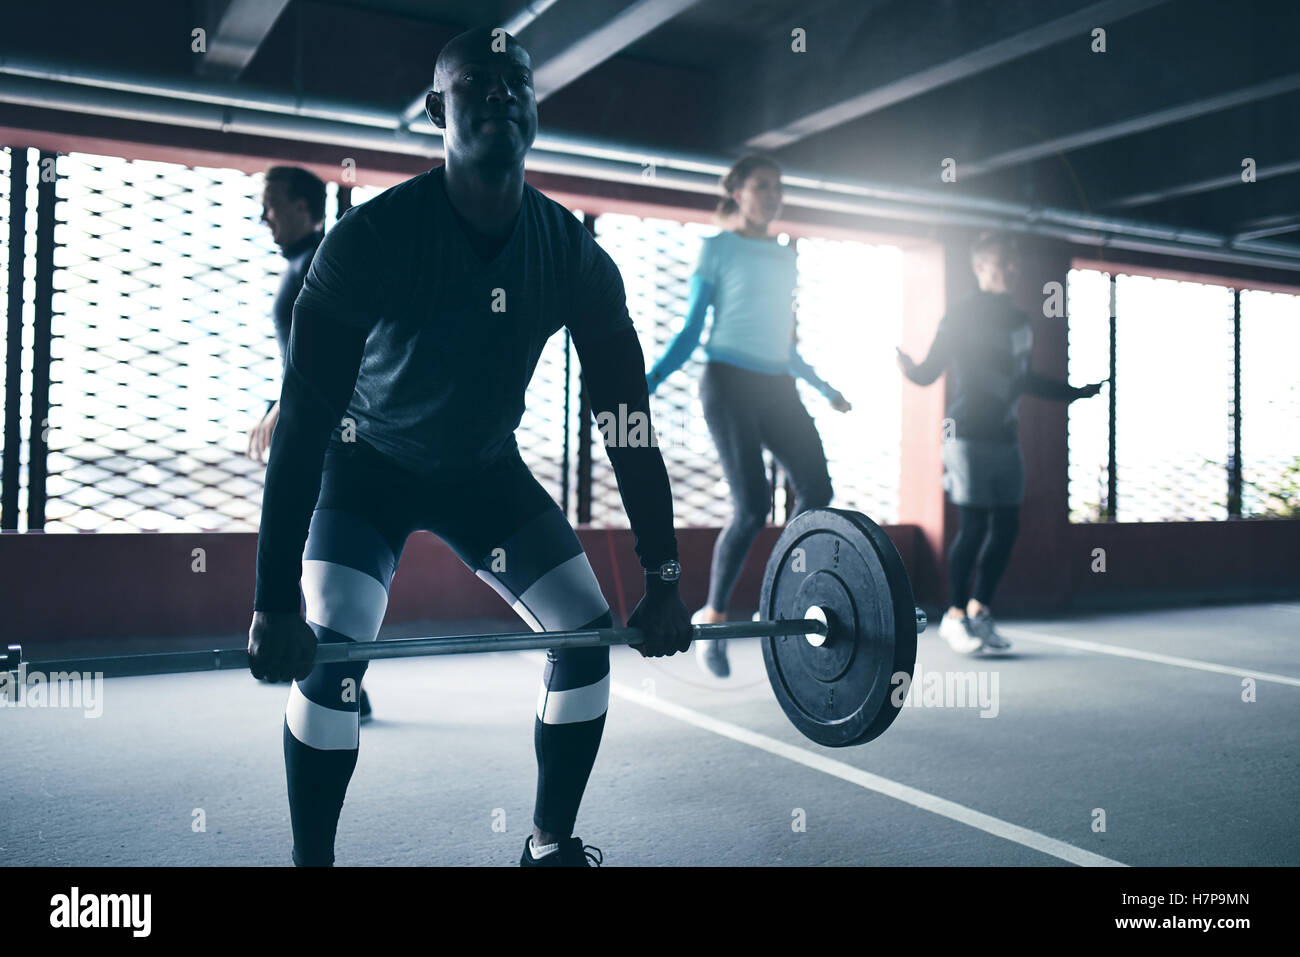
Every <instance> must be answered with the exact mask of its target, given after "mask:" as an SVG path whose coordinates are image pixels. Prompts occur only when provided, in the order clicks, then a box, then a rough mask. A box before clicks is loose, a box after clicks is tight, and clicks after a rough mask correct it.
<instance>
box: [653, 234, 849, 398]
mask: <svg viewBox="0 0 1300 957" xmlns="http://www.w3.org/2000/svg"><path fill="white" fill-rule="evenodd" d="M796 279H797V272H796V269H795V252H794V250H793V249H792V248H790V247H788V246H782V245H780V244H778V243H777V242H775V241H774V240H770V239H751V238H748V237H744V236H740V235H738V234H736V233H734V232H723V233H719V234H718V235H717V236H712V237H709V238H708V239H706V240H705V241H704V243H703V245H702V246H701V249H700V259H699V263H698V265H697V266H696V270H695V273H694V275H693V276H692V277H691V287H690V293H689V296H688V300H687V306H686V322H685V324H684V325H683V327H682V331H681V332H680V333H678V334H677V336H676V337H675V338H674V339H673V341H672V342H671V343H670V344H669V346H668V349H667V350H666V351H665V352H664V354H663V356H662V357H661V358H660V359H659V361H658V362H657V363H655V365H654V368H653V369H651V371H650V373H649V375H648V376H647V377H646V378H647V383H648V386H649V388H650V391H651V392H653V391H654V389H655V388H656V387H657V386H658V385H659V383H661V382H663V380H664V379H666V378H667V377H668V376H670V375H671V374H672V373H674V372H676V371H677V370H678V369H680V368H681V367H682V366H683V365H684V364H685V363H686V361H687V360H688V359H690V357H691V354H692V353H693V352H694V351H695V347H696V346H697V345H698V344H699V342H700V339H701V338H702V336H703V334H704V327H705V319H706V317H707V315H708V313H709V310H710V309H712V311H713V325H712V328H711V329H710V332H709V338H708V341H707V342H706V343H705V345H704V351H705V355H706V356H707V357H708V358H709V360H711V361H715V362H726V363H728V364H730V365H735V366H739V367H740V368H742V369H750V370H752V371H755V372H763V373H767V374H770V375H779V374H781V373H788V374H790V375H792V376H795V377H796V378H800V379H803V380H804V381H806V382H807V383H808V384H809V385H811V386H812V387H813V388H815V389H816V390H817V391H818V392H820V393H821V394H822V395H824V396H825V397H826V398H827V399H828V400H831V401H834V399H835V398H836V397H837V396H838V395H839V393H838V392H837V391H836V390H835V389H834V388H833V387H832V386H831V385H830V384H829V383H827V382H826V381H825V380H824V379H822V378H821V377H820V376H818V375H817V373H816V371H815V370H814V369H813V368H812V366H811V365H809V364H808V362H807V361H806V360H805V359H804V358H803V357H802V356H801V355H800V354H799V349H798V343H797V337H796V336H797V334H796V329H795V316H794V309H793V294H794V287H795V282H796Z"/></svg>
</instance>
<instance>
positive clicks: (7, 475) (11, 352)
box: [0, 146, 27, 531]
mask: <svg viewBox="0 0 1300 957" xmlns="http://www.w3.org/2000/svg"><path fill="white" fill-rule="evenodd" d="M26 196H27V149H26V148H25V147H21V146H14V147H11V148H10V153H9V238H8V242H9V273H8V276H9V295H8V297H7V303H6V306H5V315H6V319H5V327H6V329H7V332H6V336H5V343H6V348H5V400H4V401H5V424H4V430H5V431H4V441H5V451H4V466H3V469H4V471H3V476H2V477H0V481H2V482H3V489H0V528H3V529H5V530H6V531H16V530H17V529H18V479H19V474H18V473H19V467H20V466H19V452H20V451H21V448H20V447H21V444H22V437H21V435H20V434H19V433H20V431H21V429H22V418H21V409H22V373H23V367H22V349H23V260H24V258H25V257H24V239H25V237H26V235H27V200H26Z"/></svg>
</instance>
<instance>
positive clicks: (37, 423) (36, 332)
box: [27, 151, 58, 531]
mask: <svg viewBox="0 0 1300 957" xmlns="http://www.w3.org/2000/svg"><path fill="white" fill-rule="evenodd" d="M37 175H38V179H37V186H36V296H35V299H34V300H33V306H34V314H35V321H34V322H33V324H32V421H31V426H30V433H29V435H28V439H27V448H28V460H29V466H28V467H29V471H28V484H27V528H28V530H29V531H36V530H38V529H43V528H44V527H45V476H46V468H47V463H46V456H47V454H48V452H49V447H48V446H47V445H46V442H45V435H46V431H45V430H46V429H47V428H48V427H49V424H50V422H49V416H50V332H51V324H52V321H53V317H54V308H53V303H54V222H55V203H56V202H57V201H58V195H57V191H56V189H55V186H56V185H57V184H56V182H55V180H56V178H57V176H58V164H57V154H55V153H47V152H45V151H42V152H41V154H40V158H39V160H38V165H37Z"/></svg>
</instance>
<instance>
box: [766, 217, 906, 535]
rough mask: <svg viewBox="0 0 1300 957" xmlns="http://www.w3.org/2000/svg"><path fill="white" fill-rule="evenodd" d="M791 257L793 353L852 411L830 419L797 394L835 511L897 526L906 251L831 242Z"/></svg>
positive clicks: (817, 398) (823, 406)
mask: <svg viewBox="0 0 1300 957" xmlns="http://www.w3.org/2000/svg"><path fill="white" fill-rule="evenodd" d="M797 249H798V253H799V353H800V355H802V356H803V358H804V359H806V360H807V361H808V363H809V364H810V365H811V366H812V367H813V368H814V369H815V370H816V371H817V374H818V375H819V376H821V378H823V379H825V380H826V381H827V382H829V383H830V384H831V385H832V386H833V387H835V388H836V389H838V390H839V391H840V392H842V393H843V394H844V397H845V398H846V399H848V400H849V402H850V403H852V405H853V410H852V411H851V412H848V413H840V412H836V411H835V410H834V409H832V408H831V406H830V403H829V402H827V401H826V399H825V398H824V397H823V396H822V395H821V393H819V392H817V391H816V390H815V389H813V388H812V387H811V386H809V385H808V384H807V383H804V382H801V383H800V385H799V389H800V392H801V393H802V395H803V401H804V406H805V407H806V408H807V409H808V411H809V413H811V414H812V417H813V420H814V421H815V422H816V423H817V431H818V433H820V435H821V438H822V445H823V447H824V448H825V450H826V460H827V464H828V465H829V467H830V473H831V481H832V483H833V484H834V487H835V497H834V501H833V504H834V505H835V506H837V507H839V508H851V509H856V510H857V511H860V512H865V513H866V514H867V515H869V516H871V517H872V518H873V519H875V520H876V521H877V522H882V523H893V522H897V521H898V490H899V478H900V469H901V465H902V462H901V449H902V439H903V435H902V415H903V412H902V391H901V390H900V388H899V378H898V369H897V366H896V364H895V361H894V348H895V346H896V345H897V344H898V343H899V342H901V341H902V339H903V279H902V277H903V253H902V250H900V249H898V248H896V247H893V246H872V245H868V244H866V243H859V242H850V241H844V240H830V239H800V240H799V241H798V245H797ZM781 498H782V500H781V501H778V503H777V504H778V507H779V508H780V509H782V514H784V508H785V503H784V500H783V496H782V497H781ZM790 505H791V506H793V503H790Z"/></svg>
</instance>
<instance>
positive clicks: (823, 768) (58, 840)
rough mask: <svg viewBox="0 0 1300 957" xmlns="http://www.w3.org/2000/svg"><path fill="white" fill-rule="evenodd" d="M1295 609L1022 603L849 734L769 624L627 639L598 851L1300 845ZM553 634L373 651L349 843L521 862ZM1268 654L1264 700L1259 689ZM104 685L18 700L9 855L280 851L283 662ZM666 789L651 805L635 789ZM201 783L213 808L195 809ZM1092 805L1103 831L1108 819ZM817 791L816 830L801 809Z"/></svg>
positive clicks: (428, 858) (593, 818) (390, 859)
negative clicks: (879, 730)
mask: <svg viewBox="0 0 1300 957" xmlns="http://www.w3.org/2000/svg"><path fill="white" fill-rule="evenodd" d="M1297 618H1300V604H1257V605H1232V606H1212V607H1200V608H1192V609H1186V610H1178V611H1142V612H1133V613H1128V614H1109V615H1099V616H1095V617H1085V618H1073V619H1068V620H1056V621H1053V620H1046V619H1042V620H1039V619H1026V620H1024V621H1016V622H1014V623H1008V624H1007V625H1006V627H1005V629H1004V630H1005V632H1006V634H1007V635H1008V637H1010V638H1012V640H1014V641H1016V642H1017V645H1016V647H1015V648H1014V649H1013V650H1012V652H1011V653H1010V654H1009V655H1008V656H1006V657H1002V658H993V657H980V658H973V659H968V658H964V657H961V656H958V655H956V654H954V653H952V652H951V651H949V650H948V649H947V648H946V647H944V646H943V645H942V644H941V643H940V642H938V641H937V640H936V639H934V638H933V637H931V638H924V637H923V638H922V640H921V645H920V651H919V653H918V657H917V667H918V669H919V671H920V672H922V673H924V672H925V671H928V670H930V669H934V670H936V671H943V672H966V671H974V672H976V673H977V674H978V673H981V672H983V673H986V674H987V675H989V676H990V677H989V678H987V679H986V684H985V685H984V687H985V688H987V689H989V691H990V693H991V692H992V690H993V689H994V688H995V687H996V690H997V694H996V695H995V696H993V695H990V696H989V697H985V698H982V699H980V700H979V701H978V702H975V703H970V702H967V703H966V706H964V707H952V706H949V707H929V706H923V707H912V706H908V707H906V708H905V709H904V711H903V713H902V715H901V716H900V717H899V718H898V719H897V720H896V724H895V725H894V727H892V728H891V729H890V731H889V733H888V734H887V735H885V736H884V737H882V738H881V739H880V740H879V741H877V742H874V743H873V744H872V745H871V746H870V747H867V748H861V749H848V750H841V751H831V750H828V749H825V748H818V747H816V746H815V745H811V744H810V743H809V742H807V741H805V740H803V739H801V738H800V736H799V735H798V734H796V733H795V732H794V731H793V730H792V729H791V728H790V727H789V725H788V724H787V723H786V722H785V721H784V719H783V717H782V715H781V713H780V710H779V709H778V708H777V706H776V703H775V702H774V701H773V699H772V692H771V689H770V688H769V687H768V683H767V679H766V677H765V676H764V674H763V665H762V660H761V656H760V648H759V645H758V643H757V642H749V643H747V644H745V645H743V646H742V647H741V648H737V649H736V651H735V653H734V656H733V665H734V672H733V679H734V680H735V682H736V685H735V686H734V687H724V686H723V685H722V684H721V683H720V682H711V681H710V679H708V678H706V677H705V676H703V675H701V674H700V673H699V672H698V670H697V669H696V668H695V666H694V664H693V662H690V661H689V660H667V661H654V662H651V661H649V660H647V659H642V658H640V657H639V656H637V655H636V654H634V653H633V652H631V651H630V650H627V649H621V650H617V651H616V652H615V653H614V656H613V664H612V673H613V678H614V682H615V684H614V687H613V701H612V704H611V707H610V717H609V723H608V725H607V727H606V732H605V739H604V743H603V745H602V749H601V756H600V763H599V766H598V768H599V770H600V772H601V778H600V780H601V783H600V785H599V786H593V787H591V788H590V789H589V790H588V792H587V796H586V798H585V800H584V804H583V814H582V819H581V822H580V825H581V826H580V834H581V836H582V837H583V839H584V840H586V841H588V842H591V843H595V844H597V845H601V844H604V845H605V846H606V847H607V848H611V849H614V848H616V850H608V851H606V852H605V855H606V863H607V864H609V865H611V866H612V865H621V866H636V865H653V866H696V865H717V866H755V865H793V866H807V865H823V864H824V865H840V866H845V865H848V866H863V865H890V866H916V865H936V864H937V865H958V866H961V865H1008V866H1026V867H1038V866H1054V865H1064V864H1076V865H1082V866H1107V865H1129V866H1138V867H1151V866H1168V865H1195V866H1207V865H1232V866H1279V865H1284V866H1295V865H1297V864H1300V835H1298V834H1297V830H1296V827H1295V821H1294V814H1295V808H1296V806H1297V804H1298V803H1300V773H1298V772H1300V744H1298V743H1297V740H1296V734H1295V728H1296V727H1297V723H1300V669H1297V668H1296V661H1297V658H1298V657H1300V647H1298V646H1297V637H1296V620H1297ZM429 625H430V631H431V633H433V634H458V633H462V632H466V631H469V630H472V629H480V630H483V631H491V630H495V629H494V628H493V627H492V624H491V623H485V622H481V621H470V622H460V623H455V625H456V627H453V624H452V623H429ZM382 637H388V635H384V636H382ZM1071 642H1088V643H1090V644H1091V645H1095V646H1096V648H1093V649H1090V650H1080V649H1079V648H1077V647H1074V646H1072V645H1071V644H1070V643H1071ZM537 658H538V653H535V652H534V653H530V652H520V653H503V654H496V655H465V656H459V657H445V658H437V659H425V660H420V659H411V660H405V661H384V662H377V663H375V664H374V665H372V666H371V670H370V671H369V672H368V673H367V678H366V684H367V687H368V688H369V689H370V691H371V693H372V694H373V695H374V697H375V698H376V700H378V701H382V702H383V705H382V710H381V711H377V713H376V716H375V718H374V720H373V721H372V722H370V723H368V724H366V725H364V726H363V727H362V731H361V739H362V742H361V755H360V759H359V763H358V767H357V781H358V782H359V783H357V784H355V785H354V786H353V788H352V790H350V791H349V794H348V800H347V803H346V805H345V807H344V811H343V817H342V821H341V824H340V830H341V833H342V835H343V836H342V837H341V838H340V840H339V844H338V851H337V853H338V863H339V864H341V865H342V864H347V865H356V866H368V865H369V866H373V865H402V866H425V865H471V866H473V865H490V864H500V865H508V864H511V863H513V862H514V858H515V857H517V855H518V847H517V844H518V843H519V842H518V841H517V840H516V835H517V834H519V833H520V829H521V828H522V827H525V826H526V822H527V821H528V818H529V812H530V807H531V802H532V784H531V780H530V778H531V772H532V764H533V755H532V749H531V747H530V746H528V745H529V744H530V742H529V741H528V739H527V736H526V735H522V734H520V732H519V729H520V728H521V727H523V728H527V727H528V724H529V720H530V719H529V715H530V714H531V710H532V709H531V697H532V694H533V693H534V689H535V685H536V678H537V675H536V672H537ZM992 675H997V683H996V686H995V685H994V684H993V679H992V677H991V676H992ZM1248 677H1249V678H1253V679H1254V680H1255V682H1256V689H1257V690H1256V695H1257V700H1255V701H1254V702H1251V703H1244V702H1243V701H1242V680H1243V679H1244V678H1248ZM104 688H105V691H104V702H103V715H102V716H101V717H99V718H97V719H87V718H84V717H83V716H82V715H81V714H80V713H77V712H74V711H70V710H62V711H55V710H43V711H36V710H32V711H27V712H21V711H16V712H13V713H11V714H8V715H6V716H5V719H6V721H7V722H9V723H8V724H7V726H6V727H7V729H8V730H7V732H6V736H7V751H8V754H9V756H10V759H11V760H12V761H14V762H15V763H16V764H18V765H20V766H22V767H25V768H27V769H28V770H27V771H26V772H25V773H23V774H21V775H17V776H11V777H10V778H9V779H8V781H7V787H6V789H5V794H4V797H3V799H2V801H0V815H2V817H3V820H4V821H5V831H4V833H5V834H6V835H8V836H7V837H6V838H5V840H4V843H3V844H0V859H3V860H4V861H5V862H6V863H7V864H10V865H33V864H74V865H179V866H194V865H199V866H209V865H211V866H227V865H267V866H274V865H280V864H282V863H283V862H284V859H285V857H286V856H287V854H288V847H287V843H286V841H285V839H284V834H285V833H286V831H287V828H288V822H287V811H286V808H285V803H284V795H283V784H282V782H281V781H280V780H279V773H277V772H280V768H279V765H280V764H281V762H282V760H283V759H282V756H281V752H280V746H279V745H280V742H279V740H278V739H276V738H275V737H273V736H268V735H267V734H265V733H259V731H261V730H264V729H265V727H266V726H267V725H268V724H269V725H274V724H275V723H276V721H277V715H279V714H281V713H282V712H283V710H284V698H285V694H286V689H285V688H284V687H283V686H270V685H265V684H258V683H255V682H252V681H249V680H248V679H247V676H246V675H242V674H239V673H218V674H190V675H177V676H170V677H167V678H116V679H112V680H108V681H106V682H105V684H104ZM955 703H957V704H960V703H961V702H955ZM994 705H996V709H994V707H993V706H994ZM981 712H985V713H991V714H992V717H990V718H983V717H981ZM668 768H671V769H672V770H671V772H668V771H666V770H665V769H668ZM280 773H282V772H280ZM646 794H654V795H655V796H656V798H655V800H656V802H659V804H660V811H659V813H656V811H655V809H654V808H651V807H647V806H644V805H641V806H637V801H638V798H639V797H640V796H643V795H646ZM199 807H201V808H203V809H204V811H205V812H206V817H207V831H206V833H198V834H196V833H193V832H192V831H191V820H192V814H193V810H194V808H199ZM1098 807H1100V808H1104V809H1105V811H1106V817H1107V828H1106V832H1105V833H1094V832H1093V830H1092V829H1091V822H1092V820H1093V809H1094V808H1098ZM797 808H802V809H803V811H804V812H806V822H807V830H806V831H804V832H795V831H793V830H792V828H791V822H792V819H793V818H792V815H793V814H794V813H795V809H797ZM503 812H504V817H503V816H502V814H503ZM501 820H504V824H505V830H504V831H501V830H496V831H494V829H493V823H494V821H498V822H499V821H501ZM499 827H500V825H499V824H498V828H499ZM17 835H22V836H23V837H22V839H21V840H15V839H14V838H15V837H16V836H17ZM670 835H671V836H670ZM756 845H762V847H763V848H764V850H763V853H762V854H761V855H755V854H754V853H753V849H754V847H755V846H756Z"/></svg>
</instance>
